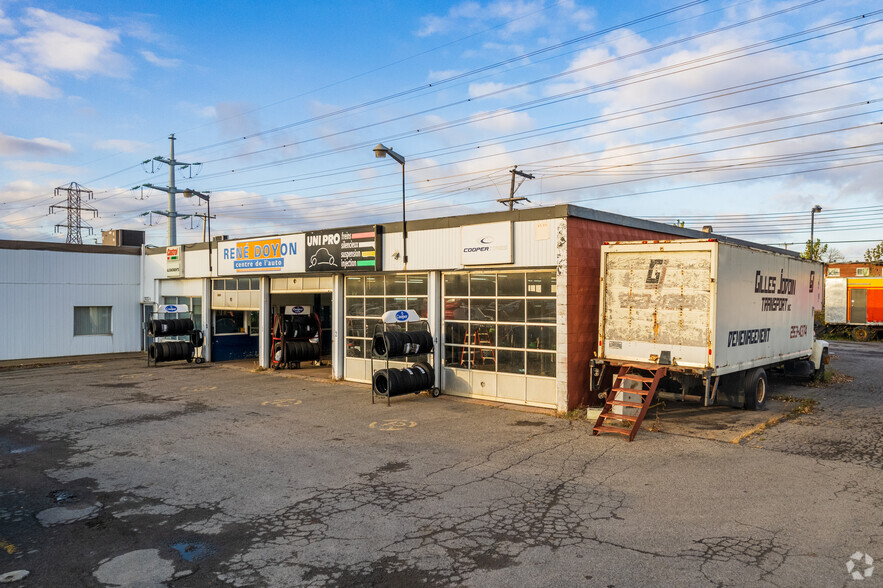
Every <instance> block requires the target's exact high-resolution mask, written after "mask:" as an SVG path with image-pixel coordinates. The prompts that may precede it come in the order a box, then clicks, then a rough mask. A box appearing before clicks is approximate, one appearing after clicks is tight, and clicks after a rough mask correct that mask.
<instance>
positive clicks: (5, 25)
mask: <svg viewBox="0 0 883 588" xmlns="http://www.w3.org/2000/svg"><path fill="white" fill-rule="evenodd" d="M15 33H16V30H15V25H14V24H12V19H11V18H8V17H7V16H6V15H5V14H4V13H3V9H2V8H0V35H14V34H15Z"/></svg>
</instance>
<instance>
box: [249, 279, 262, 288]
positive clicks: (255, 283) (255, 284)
mask: <svg viewBox="0 0 883 588" xmlns="http://www.w3.org/2000/svg"><path fill="white" fill-rule="evenodd" d="M251 289H252V290H260V289H261V279H260V278H252V279H251Z"/></svg>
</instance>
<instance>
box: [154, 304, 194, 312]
mask: <svg viewBox="0 0 883 588" xmlns="http://www.w3.org/2000/svg"><path fill="white" fill-rule="evenodd" d="M156 312H190V309H189V308H187V305H186V304H161V305H159V306H157V307H156Z"/></svg>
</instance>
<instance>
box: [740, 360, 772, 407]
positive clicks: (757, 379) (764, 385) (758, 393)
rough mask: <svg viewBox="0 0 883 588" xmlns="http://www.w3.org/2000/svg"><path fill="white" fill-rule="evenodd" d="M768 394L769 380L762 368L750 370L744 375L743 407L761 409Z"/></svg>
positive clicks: (764, 405)
mask: <svg viewBox="0 0 883 588" xmlns="http://www.w3.org/2000/svg"><path fill="white" fill-rule="evenodd" d="M768 396H769V380H768V379H767V377H766V372H765V371H764V370H763V368H757V369H754V370H751V371H750V372H748V373H747V374H746V375H745V408H746V409H748V410H763V409H764V408H766V400H767V397H768Z"/></svg>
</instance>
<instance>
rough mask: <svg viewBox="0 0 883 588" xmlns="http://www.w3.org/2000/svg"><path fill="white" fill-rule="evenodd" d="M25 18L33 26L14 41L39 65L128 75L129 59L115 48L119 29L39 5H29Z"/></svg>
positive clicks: (44, 68) (22, 51)
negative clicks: (108, 27)
mask: <svg viewBox="0 0 883 588" xmlns="http://www.w3.org/2000/svg"><path fill="white" fill-rule="evenodd" d="M23 22H24V24H25V25H26V26H27V27H28V28H29V29H30V30H29V31H28V33H27V34H26V35H25V36H23V37H20V38H18V39H15V40H14V41H12V45H13V46H14V47H16V48H18V49H19V51H21V53H22V55H24V56H25V57H26V58H27V59H28V61H30V62H31V63H32V64H34V65H35V66H36V67H37V68H38V69H43V70H50V71H51V70H59V71H66V72H70V73H74V74H77V75H81V76H88V75H90V74H102V75H107V76H111V77H123V76H125V75H126V69H127V66H128V61H127V60H126V58H125V57H123V56H122V55H120V54H119V53H116V52H115V51H114V50H113V48H114V47H115V46H116V45H118V44H119V42H120V36H119V33H117V32H116V31H114V30H108V29H102V28H101V27H98V26H95V25H91V24H87V23H84V22H80V21H77V20H73V19H70V18H65V17H63V16H59V15H57V14H53V13H51V12H47V11H45V10H41V9H39V8H28V9H27V15H26V16H25V18H24V19H23Z"/></svg>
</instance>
